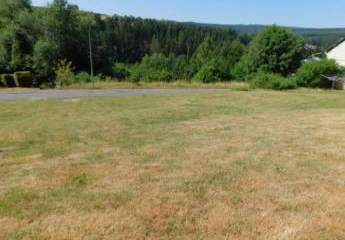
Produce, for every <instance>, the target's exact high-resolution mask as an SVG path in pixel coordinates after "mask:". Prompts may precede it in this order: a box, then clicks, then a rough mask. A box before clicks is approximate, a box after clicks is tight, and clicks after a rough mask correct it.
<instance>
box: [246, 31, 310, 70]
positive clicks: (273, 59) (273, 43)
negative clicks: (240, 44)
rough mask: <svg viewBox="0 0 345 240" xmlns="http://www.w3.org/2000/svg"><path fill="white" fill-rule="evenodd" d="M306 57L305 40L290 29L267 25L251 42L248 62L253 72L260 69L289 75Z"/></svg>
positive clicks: (247, 56) (247, 57)
mask: <svg viewBox="0 0 345 240" xmlns="http://www.w3.org/2000/svg"><path fill="white" fill-rule="evenodd" d="M304 57H305V48H304V40H303V38H302V37H300V36H298V35H297V34H295V33H294V32H292V31H291V30H289V29H286V28H281V27H278V26H271V27H267V28H266V29H265V30H264V31H262V32H260V33H258V34H257V35H256V37H255V38H254V40H253V41H252V42H251V44H250V47H249V51H248V54H247V55H246V61H245V62H246V64H247V65H248V69H249V71H250V72H251V73H256V72H260V71H264V72H272V73H277V74H281V75H284V76H288V75H289V74H291V73H294V72H295V71H296V70H297V69H298V67H299V66H300V65H301V61H302V59H304Z"/></svg>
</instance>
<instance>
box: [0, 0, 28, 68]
mask: <svg viewBox="0 0 345 240" xmlns="http://www.w3.org/2000/svg"><path fill="white" fill-rule="evenodd" d="M32 22H33V21H32V13H31V6H30V1H27V0H2V1H0V65H1V68H3V69H7V71H16V70H23V69H27V68H29V67H30V65H31V64H30V56H31V54H32V48H33V44H34V36H33V32H34V31H33V24H32Z"/></svg>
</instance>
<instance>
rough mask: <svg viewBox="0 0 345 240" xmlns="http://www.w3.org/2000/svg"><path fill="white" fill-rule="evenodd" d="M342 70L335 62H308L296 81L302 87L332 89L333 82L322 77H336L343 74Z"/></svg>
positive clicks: (298, 73) (324, 60)
mask: <svg viewBox="0 0 345 240" xmlns="http://www.w3.org/2000/svg"><path fill="white" fill-rule="evenodd" d="M342 72H343V69H341V68H340V67H339V66H338V65H337V63H336V62H335V61H334V60H327V59H323V60H321V61H315V62H307V63H305V64H303V65H302V66H301V67H300V68H299V69H298V71H297V74H296V80H297V84H298V86H301V87H321V88H329V87H331V82H330V81H328V80H327V79H325V78H324V77H323V76H322V75H326V76H334V75H338V74H341V73H342Z"/></svg>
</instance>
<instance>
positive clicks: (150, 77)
mask: <svg viewBox="0 0 345 240" xmlns="http://www.w3.org/2000/svg"><path fill="white" fill-rule="evenodd" d="M130 79H131V80H132V81H133V82H139V81H144V82H155V81H166V82H169V81H171V80H172V76H171V73H170V72H168V71H166V70H164V69H161V70H159V69H152V68H147V69H146V68H143V67H141V66H140V65H136V66H133V67H132V69H131V76H130Z"/></svg>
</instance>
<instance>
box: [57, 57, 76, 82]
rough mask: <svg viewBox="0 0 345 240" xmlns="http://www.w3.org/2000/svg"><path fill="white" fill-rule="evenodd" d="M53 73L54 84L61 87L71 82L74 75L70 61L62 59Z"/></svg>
mask: <svg viewBox="0 0 345 240" xmlns="http://www.w3.org/2000/svg"><path fill="white" fill-rule="evenodd" d="M55 75H56V79H55V84H56V86H59V87H63V86H69V85H71V84H73V83H74V79H75V75H74V73H73V67H72V63H71V62H67V61H66V60H62V61H61V62H60V63H59V64H58V66H57V68H56V69H55Z"/></svg>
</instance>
